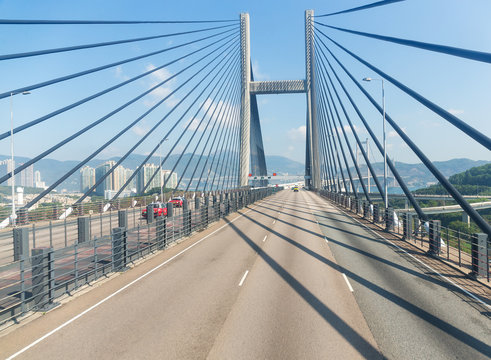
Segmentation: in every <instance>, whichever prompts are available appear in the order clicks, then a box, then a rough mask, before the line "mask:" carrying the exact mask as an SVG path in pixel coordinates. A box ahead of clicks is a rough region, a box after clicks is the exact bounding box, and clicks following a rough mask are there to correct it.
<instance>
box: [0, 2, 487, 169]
mask: <svg viewBox="0 0 491 360" xmlns="http://www.w3.org/2000/svg"><path fill="white" fill-rule="evenodd" d="M370 2H371V1H370ZM365 3H368V1H352V0H349V1H348V0H343V1H329V2H327V1H265V0H263V1H247V2H246V1H242V2H239V1H224V0H222V1H181V2H178V1H153V0H151V1H146V2H144V3H139V4H138V5H137V2H135V1H126V0H123V1H122V0H105V1H95V0H88V1H60V0H43V1H34V0H32V1H19V0H8V1H5V0H3V1H0V14H1V16H0V17H1V18H5V19H104V20H140V19H144V20H170V19H238V15H239V13H240V12H249V13H250V18H251V47H252V50H251V51H252V60H253V66H254V71H255V77H256V79H258V80H275V79H303V78H304V77H305V55H304V10H305V9H314V10H315V13H316V14H324V13H328V12H332V11H337V10H341V9H346V8H349V7H353V6H359V5H362V4H365ZM489 14H491V2H489V1H487V0H474V1H472V2H469V1H461V0H432V1H427V0H408V1H405V2H401V3H396V4H393V5H389V6H386V7H380V8H375V9H371V10H366V11H362V12H358V13H353V14H345V15H338V16H335V17H329V18H322V19H320V21H321V22H323V23H329V24H333V25H336V26H341V27H347V28H350V29H356V30H360V31H367V32H374V33H378V34H383V35H389V36H396V37H402V38H408V39H413V40H419V41H425V42H433V43H439V44H445V45H450V46H456V47H463V48H468V49H473V50H479V51H485V52H491V26H490V25H489ZM200 27H203V25H199V26H194V25H193V26H190V25H172V26H170V25H137V26H5V25H3V26H2V31H0V43H1V44H2V46H1V47H0V48H1V49H2V50H1V53H2V54H8V53H15V52H23V51H32V50H39V49H44V48H52V47H59V46H70V45H76V44H85V43H92V42H100V41H110V40H117V39H126V38H132V37H138V36H148V35H155V34H162V33H166V32H174V31H181V30H184V29H191V28H200ZM323 31H324V29H323ZM325 32H326V33H327V34H329V35H330V36H331V35H332V36H333V38H335V39H336V40H337V41H339V42H340V43H342V44H343V45H345V46H346V47H348V48H349V49H351V50H353V51H354V52H356V53H357V54H359V55H360V56H362V57H363V58H365V59H366V60H368V61H370V62H371V63H372V64H374V65H376V66H378V67H380V68H381V69H382V70H384V71H386V72H387V73H389V74H390V75H392V76H394V77H395V78H397V79H399V80H400V81H402V82H403V83H405V84H406V85H408V86H409V87H412V88H413V89H415V90H416V91H418V92H420V93H421V94H422V95H424V96H426V97H427V98H429V99H430V100H432V101H434V102H436V103H437V104H439V105H440V106H442V107H443V108H445V109H447V110H448V111H450V112H452V113H454V114H455V115H457V116H459V117H460V118H461V119H462V120H464V121H466V122H467V123H468V124H470V125H471V126H473V127H475V128H477V129H478V130H480V131H481V132H483V133H484V134H486V135H488V136H490V135H491V115H490V114H491V97H490V96H491V66H490V65H489V64H483V63H478V62H474V61H468V60H463V59H458V58H454V57H450V56H446V55H442V54H436V53H429V52H425V51H422V50H418V49H413V48H407V47H403V46H399V45H395V44H388V43H383V42H380V41H377V40H370V39H365V38H360V37H357V36H355V35H349V34H343V33H340V32H336V31H335V30H328V29H326V30H325ZM159 42H160V43H158V42H157V41H149V42H145V43H138V44H127V45H117V46H114V47H111V48H106V49H99V50H83V51H76V52H72V53H67V54H58V55H47V56H40V57H33V58H28V59H21V60H10V61H3V62H2V63H1V64H0V79H2V81H1V82H0V92H4V91H9V90H11V89H13V88H17V87H20V86H24V85H28V84H31V83H35V82H39V81H43V80H47V79H50V78H53V77H57V76H62V75H65V74H69V73H72V72H74V71H80V70H83V69H86V68H90V67H92V66H97V65H101V64H105V63H107V62H110V61H116V60H118V59H123V58H125V57H129V56H130V55H131V56H136V55H137V54H140V53H143V52H145V51H151V49H157V48H158V46H159V44H162V43H164V44H171V43H172V42H171V40H159ZM176 42H177V40H176ZM331 49H333V51H334V52H335V53H336V55H337V56H339V57H340V58H341V59H342V61H343V62H344V63H345V65H346V66H347V67H348V68H349V69H350V70H351V71H352V72H353V73H354V74H355V75H356V76H357V77H358V78H360V79H361V78H363V77H365V76H372V77H374V76H375V74H373V73H372V72H371V71H369V70H367V69H366V68H364V67H363V66H362V65H359V64H357V63H356V61H355V60H353V59H351V58H349V57H348V56H347V55H345V54H343V53H341V52H340V51H339V50H338V49H336V48H334V47H332V48H331ZM169 60H170V58H169ZM159 61H160V62H165V57H162V58H160V60H159ZM156 65H158V63H157V60H156V59H148V60H145V61H142V62H139V63H138V64H133V65H128V66H123V67H120V68H117V69H111V70H108V71H105V72H103V73H101V74H97V75H90V76H88V77H86V78H85V79H83V80H79V81H76V82H69V83H64V84H60V85H56V86H53V87H49V88H45V89H42V90H37V91H33V92H32V94H31V95H29V96H25V97H24V96H16V97H15V98H14V110H15V113H14V114H15V115H14V116H15V117H14V121H15V123H16V125H20V124H21V123H24V122H26V121H29V120H32V119H34V118H36V117H39V116H41V115H44V114H46V113H48V112H49V111H53V110H55V109H57V108H59V107H61V106H64V105H67V104H69V103H71V102H74V101H76V100H78V99H80V98H82V97H84V96H88V95H90V94H91V93H93V92H95V91H99V90H102V89H104V88H105V87H107V86H109V85H113V84H116V83H118V82H120V81H122V80H123V79H126V78H127V77H128V76H135V75H137V74H139V73H141V72H143V71H145V70H146V69H150V68H151V67H152V66H156ZM168 71H169V72H170V73H172V71H174V70H173V69H172V68H170V69H169V70H168ZM160 75H165V73H164V74H162V73H160ZM343 79H345V78H343ZM156 80H157V79H156V78H155V79H153V80H149V82H148V83H145V84H142V83H139V84H137V85H135V86H140V87H142V86H143V87H144V86H147V87H148V86H149V84H150V83H151V81H156ZM173 86H176V85H175V84H174V85H173ZM365 86H366V87H367V89H368V91H369V92H370V93H371V94H372V95H373V96H374V97H376V98H377V99H379V98H380V86H379V84H378V83H365ZM349 89H350V90H351V91H352V92H353V95H354V97H355V98H356V100H357V101H358V103H359V105H360V108H361V109H362V111H363V112H364V113H365V114H366V117H367V119H368V120H369V122H370V124H372V125H373V129H374V131H375V132H376V133H377V134H380V135H381V131H382V130H381V129H382V127H381V117H380V115H379V114H378V113H376V112H375V111H374V110H373V109H372V108H371V107H370V105H369V104H368V102H367V101H366V100H364V99H363V97H362V95H361V94H360V93H359V92H357V91H356V89H354V87H353V86H349ZM129 91H130V90H128V94H126V93H121V94H116V95H114V96H108V97H107V98H104V99H98V100H96V101H94V102H93V104H90V106H87V107H84V108H82V109H78V110H74V111H70V112H69V113H66V114H64V115H63V116H59V117H57V118H56V119H53V120H50V121H48V122H46V124H43V125H39V126H36V127H35V128H33V129H31V130H29V131H25V132H23V133H21V134H19V135H18V136H16V153H17V154H18V155H22V156H28V157H32V156H34V155H36V154H38V153H39V152H41V151H43V150H44V149H46V148H47V146H48V144H54V143H56V142H57V141H59V140H60V139H62V138H63V137H65V136H67V135H69V134H71V133H73V132H74V131H76V129H79V128H80V127H81V126H82V125H83V124H86V123H88V121H89V120H95V119H96V118H97V117H99V116H102V115H104V114H105V113H106V112H108V111H110V110H111V109H113V108H114V107H116V106H118V104H120V103H121V100H120V99H121V98H125V96H126V95H128V96H129ZM135 91H136V90H135ZM133 94H136V93H133ZM148 101H151V100H147V102H148ZM386 102H387V111H388V112H389V113H390V114H391V116H392V117H393V118H394V119H395V120H396V121H397V122H398V124H399V125H400V126H401V127H402V128H403V129H404V130H405V131H406V132H407V133H408V134H409V135H410V136H411V137H412V138H413V140H414V141H415V142H416V143H417V145H419V146H420V147H421V148H422V149H423V151H424V152H425V153H426V154H427V155H428V156H429V157H430V158H431V159H432V160H447V159H451V158H458V157H467V158H471V159H476V160H477V159H483V160H490V161H491V155H490V153H489V151H487V150H486V149H484V147H482V146H481V145H479V144H477V143H475V142H473V141H471V140H469V139H468V138H467V136H466V135H464V134H462V133H461V132H460V131H459V130H457V129H455V128H453V127H452V126H451V125H450V124H448V123H446V121H445V120H443V119H440V118H439V117H438V116H436V115H435V114H433V113H432V112H431V111H429V110H427V109H425V108H424V107H423V106H421V105H419V104H418V103H417V102H416V101H414V100H412V99H410V98H409V97H408V96H407V95H405V94H403V93H402V92H401V91H399V90H398V89H397V88H395V87H394V86H392V85H389V84H387V87H386ZM146 106H147V107H148V103H147V104H145V103H144V101H142V102H141V103H140V108H139V110H141V109H145V108H146ZM348 108H349V109H350V107H349V106H348ZM259 112H260V117H261V122H262V130H263V138H264V143H265V150H266V153H267V154H269V155H283V156H287V157H289V158H292V159H294V160H298V161H301V162H303V160H304V156H305V155H304V148H305V143H304V141H305V139H304V136H303V134H304V125H305V96H304V95H274V96H260V97H259ZM137 113H139V112H138V109H135V110H134V111H133V112H131V111H130V112H128V113H127V114H122V115H121V117H119V118H116V119H115V120H114V121H113V122H112V123H109V124H107V125H104V126H103V127H101V128H100V129H98V130H95V131H92V132H91V133H90V134H87V136H85V137H82V138H80V139H79V140H77V141H75V142H73V143H72V144H70V145H69V146H67V147H65V148H64V149H63V150H61V151H58V152H56V153H54V154H52V155H50V157H51V158H56V159H60V160H68V159H72V160H76V159H81V158H82V157H84V156H86V155H87V154H88V153H90V151H89V150H90V149H91V148H94V147H95V146H98V145H99V144H100V143H102V142H103V141H104V139H107V136H108V134H109V133H111V132H114V131H115V129H119V127H118V126H119V124H120V122H122V121H124V120H125V119H126V117H131V116H133V115H135V114H137ZM9 114H10V113H9V101H8V99H2V100H0V117H1V118H3V119H4V121H2V122H1V124H2V125H1V128H0V131H1V132H4V131H7V130H8V129H9V120H10V119H9ZM161 114H162V113H161ZM161 114H160V115H161ZM350 115H351V116H352V119H353V121H354V123H355V124H356V125H358V126H360V125H361V123H360V122H359V121H358V119H357V118H356V116H355V114H354V112H353V111H352V110H350ZM156 117H157V115H156ZM150 124H151V119H149V120H148V122H147V123H144V124H143V125H142V127H141V128H139V129H135V131H133V133H132V136H133V137H134V136H139V135H138V132H139V131H140V132H142V131H144V130H145V129H147V128H149V126H150ZM390 130H391V129H389V138H388V142H389V155H390V156H391V157H393V158H395V160H396V161H403V162H412V163H416V162H419V160H418V159H417V158H416V157H415V156H414V155H413V154H412V153H411V151H410V150H409V149H408V148H407V147H406V146H405V145H404V144H403V143H402V142H401V140H400V139H399V138H398V136H397V135H395V134H394V132H393V131H390ZM359 136H360V137H361V138H365V137H366V133H364V132H363V131H360V133H359ZM155 139H156V138H155ZM155 139H154V142H153V143H152V144H149V145H148V146H142V147H141V148H139V149H138V150H137V152H138V153H145V152H147V151H149V149H150V148H151V147H152V146H151V145H154V143H155V141H156V140H155ZM130 140H131V138H130V136H128V137H127V138H124V139H122V141H121V142H118V143H115V144H114V146H112V147H111V148H110V149H109V150H107V151H105V152H104V153H103V154H101V156H99V157H106V156H113V155H120V154H122V153H124V151H125V150H126V149H127V148H128V146H127V144H128V141H130ZM88 144H90V145H91V146H87V145H88ZM8 153H9V141H8V139H4V140H2V141H0V154H8ZM373 156H375V159H378V160H381V159H382V157H381V156H380V155H378V154H376V153H375V152H374V153H373Z"/></svg>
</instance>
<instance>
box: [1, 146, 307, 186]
mask: <svg viewBox="0 0 491 360" xmlns="http://www.w3.org/2000/svg"><path fill="white" fill-rule="evenodd" d="M224 155H225V156H227V154H224ZM232 155H233V154H230V155H229V156H230V157H231V156H232ZM7 158H8V157H7V156H5V155H0V160H4V159H7ZM145 158H146V156H145V155H140V154H133V155H130V156H129V157H128V158H127V159H125V160H124V161H123V163H122V166H124V167H125V168H128V169H136V167H137V166H139V165H140V164H142V163H143V161H144V160H145ZM206 158H207V157H206V156H203V158H202V159H201V163H200V164H201V165H200V168H199V172H198V173H197V175H195V176H199V174H200V172H201V171H202V166H203V164H204V163H205V162H206ZM217 158H218V154H217V157H216V158H215V160H213V154H212V155H211V156H210V158H209V160H208V162H207V166H206V169H205V172H204V173H205V174H206V173H207V171H208V169H209V168H210V166H211V164H212V163H213V161H215V162H214V163H213V168H215V167H216V163H217ZM119 159H120V158H119V157H112V158H110V159H94V160H91V161H89V162H88V163H87V165H88V166H91V167H96V166H98V165H100V164H102V163H104V162H105V161H107V160H114V161H118V160H119ZM28 160H29V158H26V157H16V158H15V162H16V163H17V164H20V163H24V162H26V161H28ZM178 160H179V155H171V156H169V158H168V159H167V160H166V161H165V163H164V166H163V168H164V169H172V168H173V167H174V166H175V165H176V162H177V161H178ZM198 161H199V156H197V155H195V156H194V157H193V156H192V155H191V154H184V155H183V156H182V158H181V159H180V160H179V163H178V165H177V167H176V169H175V171H176V172H177V174H178V176H180V175H181V174H182V173H183V171H184V169H185V167H186V165H187V163H188V162H189V166H188V171H187V175H188V176H189V175H190V174H189V169H194V168H195V167H196V165H197V164H198ZM147 162H148V163H153V164H159V162H160V158H159V157H158V156H153V157H151V158H150V159H149V160H148V161H147ZM266 164H267V167H268V169H269V170H270V172H272V171H275V172H277V173H279V174H282V173H289V174H303V172H304V169H305V168H304V165H303V164H301V163H299V162H296V161H293V160H290V159H288V158H286V157H283V156H266ZM77 165H78V161H73V160H67V161H59V160H54V159H42V160H40V161H38V162H37V163H36V164H35V165H34V170H35V171H36V170H39V171H40V172H41V177H42V181H45V182H46V184H47V185H48V186H49V185H51V184H53V183H54V182H55V181H57V180H58V179H59V178H60V177H61V176H63V175H64V174H66V173H67V172H68V171H70V170H71V169H73V168H74V167H75V166H77ZM225 165H226V164H223V166H225ZM218 166H222V164H221V163H220V164H219V165H218ZM16 183H17V184H20V180H19V176H18V175H17V176H16ZM3 185H6V183H5V184H3ZM79 188H80V176H79V170H77V171H75V173H74V174H73V175H72V176H70V177H68V178H67V179H66V180H65V181H64V182H62V183H61V185H60V186H58V187H57V190H58V191H60V190H62V189H66V190H68V191H78V190H79Z"/></svg>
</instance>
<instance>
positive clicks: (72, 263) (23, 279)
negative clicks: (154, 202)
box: [0, 188, 282, 324]
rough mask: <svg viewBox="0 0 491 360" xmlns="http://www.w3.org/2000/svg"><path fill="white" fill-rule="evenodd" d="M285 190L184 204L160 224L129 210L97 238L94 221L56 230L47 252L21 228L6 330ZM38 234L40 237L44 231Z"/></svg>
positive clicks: (0, 289)
mask: <svg viewBox="0 0 491 360" xmlns="http://www.w3.org/2000/svg"><path fill="white" fill-rule="evenodd" d="M281 189H282V188H260V189H253V190H243V191H235V192H221V193H217V194H215V195H213V196H212V197H211V198H210V197H205V198H196V199H195V201H193V202H188V201H184V203H183V206H182V208H180V209H179V212H178V213H176V212H175V209H174V207H173V206H172V205H171V204H167V211H168V216H160V217H155V218H154V217H153V216H152V214H153V212H150V216H147V218H146V219H142V218H138V219H136V215H135V213H136V212H138V214H141V211H140V209H139V208H138V209H123V210H119V211H117V212H114V214H111V215H109V217H108V219H106V222H105V224H106V225H105V226H106V227H105V228H107V230H106V231H102V230H101V232H98V231H96V232H93V226H94V225H95V226H98V224H99V223H100V220H99V219H100V217H96V218H97V220H95V223H94V222H93V221H94V220H93V219H91V218H90V217H87V218H84V217H80V218H78V219H77V221H76V222H77V227H76V229H77V230H76V231H71V232H68V231H66V229H67V227H68V225H66V224H67V223H68V222H65V221H64V222H62V223H61V224H55V225H53V224H50V227H49V231H50V236H49V237H48V238H47V239H45V243H43V244H42V245H43V246H41V243H40V242H39V240H36V242H33V244H34V246H33V248H32V249H31V250H30V251H29V244H30V242H29V234H30V233H33V230H32V226H25V227H20V228H16V229H14V230H13V233H14V236H13V237H14V239H15V244H16V247H15V248H14V251H13V256H14V257H15V260H14V261H11V262H8V263H6V264H4V265H2V266H0V324H1V323H5V322H8V321H18V318H19V317H20V316H22V315H24V314H26V313H28V312H30V311H46V310H48V309H50V308H52V307H53V306H56V299H58V298H59V297H60V296H62V295H65V294H69V295H71V294H72V293H73V292H74V291H77V290H78V289H80V287H82V286H84V285H86V284H89V283H91V282H93V281H95V280H97V279H99V278H101V277H103V276H106V275H107V274H108V273H111V272H115V271H124V270H125V269H126V268H127V267H128V266H129V265H130V264H131V263H132V262H134V261H135V260H137V259H140V258H142V257H144V256H145V255H148V254H150V253H153V252H155V251H158V250H163V249H165V248H167V247H168V246H170V245H172V244H173V243H175V242H176V241H178V240H180V239H183V238H185V237H188V236H190V235H192V234H193V233H196V232H198V231H202V230H204V229H206V228H207V227H208V225H209V224H211V223H213V222H216V221H218V220H220V219H221V218H223V217H224V216H227V215H228V214H230V213H233V212H236V211H238V210H240V209H242V208H244V207H245V206H247V205H250V204H252V203H254V202H256V201H259V200H262V199H264V198H265V197H267V196H270V195H272V194H273V193H274V192H276V191H278V190H281ZM190 203H191V204H190ZM190 205H192V206H190ZM191 207H192V208H191ZM84 219H85V220H84ZM70 224H71V223H70ZM35 231H40V230H39V227H36V228H35V230H34V233H35ZM55 233H56V234H57V235H55ZM60 234H61V235H60ZM58 235H59V236H58ZM54 239H58V240H59V241H54Z"/></svg>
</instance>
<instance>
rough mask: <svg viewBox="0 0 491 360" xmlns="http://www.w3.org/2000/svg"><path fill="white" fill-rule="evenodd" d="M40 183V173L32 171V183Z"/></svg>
mask: <svg viewBox="0 0 491 360" xmlns="http://www.w3.org/2000/svg"><path fill="white" fill-rule="evenodd" d="M37 182H41V171H39V170H36V171H34V183H37Z"/></svg>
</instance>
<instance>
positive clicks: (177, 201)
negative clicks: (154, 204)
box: [169, 196, 184, 207]
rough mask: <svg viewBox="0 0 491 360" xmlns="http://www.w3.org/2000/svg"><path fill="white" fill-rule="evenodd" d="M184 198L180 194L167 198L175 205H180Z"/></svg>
mask: <svg viewBox="0 0 491 360" xmlns="http://www.w3.org/2000/svg"><path fill="white" fill-rule="evenodd" d="M183 201H184V198H183V197H182V196H176V197H173V198H172V199H170V200H169V202H170V203H172V204H173V205H174V206H175V207H182V203H183Z"/></svg>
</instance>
